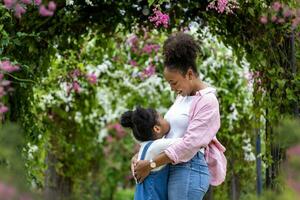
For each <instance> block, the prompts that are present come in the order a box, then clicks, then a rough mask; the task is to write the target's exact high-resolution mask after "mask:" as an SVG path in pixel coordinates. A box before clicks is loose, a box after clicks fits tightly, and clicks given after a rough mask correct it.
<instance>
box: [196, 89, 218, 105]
mask: <svg viewBox="0 0 300 200" xmlns="http://www.w3.org/2000/svg"><path fill="white" fill-rule="evenodd" d="M204 90H206V91H202V92H201V93H200V94H201V95H200V96H198V101H197V104H196V105H197V107H204V106H208V107H219V101H218V98H217V96H216V89H214V88H206V89H204Z"/></svg>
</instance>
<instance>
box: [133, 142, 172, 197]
mask: <svg viewBox="0 0 300 200" xmlns="http://www.w3.org/2000/svg"><path fill="white" fill-rule="evenodd" d="M152 142H153V141H150V142H148V143H147V144H146V146H145V147H144V150H143V152H142V155H141V160H144V158H145V155H146V152H147V150H148V148H149V147H150V145H151V144H152ZM168 175H169V165H166V166H164V167H163V168H162V169H160V170H158V171H154V172H150V174H149V176H147V178H146V179H145V180H144V181H143V182H142V183H138V184H137V185H136V189H135V193H134V200H168Z"/></svg>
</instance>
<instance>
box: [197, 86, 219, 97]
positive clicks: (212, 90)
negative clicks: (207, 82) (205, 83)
mask: <svg viewBox="0 0 300 200" xmlns="http://www.w3.org/2000/svg"><path fill="white" fill-rule="evenodd" d="M216 92H217V91H216V89H215V88H213V87H207V88H204V89H202V90H198V91H197V92H196V94H195V96H203V95H205V94H208V93H214V94H216Z"/></svg>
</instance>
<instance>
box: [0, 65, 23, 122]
mask: <svg viewBox="0 0 300 200" xmlns="http://www.w3.org/2000/svg"><path fill="white" fill-rule="evenodd" d="M19 69H20V68H19V66H17V65H13V64H12V63H11V62H10V61H8V60H4V61H0V117H1V116H2V115H3V113H6V112H7V111H8V107H7V106H5V105H4V104H3V103H2V98H3V97H4V96H5V95H6V94H7V93H8V92H11V91H13V88H12V87H11V85H10V84H11V82H10V81H8V80H5V79H4V75H5V74H6V73H12V72H15V71H18V70H19Z"/></svg>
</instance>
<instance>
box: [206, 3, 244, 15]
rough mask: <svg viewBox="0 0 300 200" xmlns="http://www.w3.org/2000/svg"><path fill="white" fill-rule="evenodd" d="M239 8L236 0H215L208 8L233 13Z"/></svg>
mask: <svg viewBox="0 0 300 200" xmlns="http://www.w3.org/2000/svg"><path fill="white" fill-rule="evenodd" d="M238 8H239V4H238V2H237V1H236V0H213V1H211V2H210V3H209V4H208V6H207V10H209V9H211V10H216V11H217V12H218V13H226V14H233V11H234V10H235V9H238Z"/></svg>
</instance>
